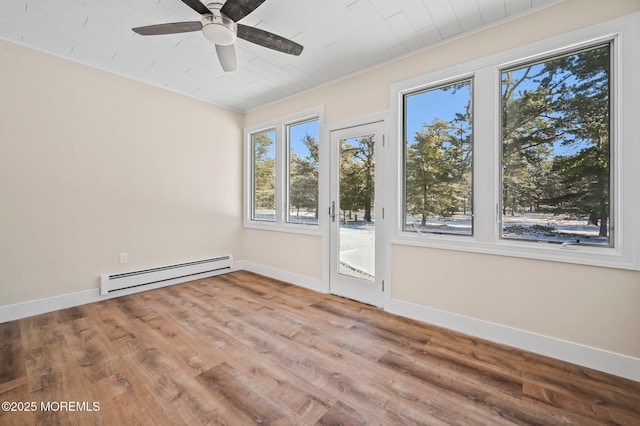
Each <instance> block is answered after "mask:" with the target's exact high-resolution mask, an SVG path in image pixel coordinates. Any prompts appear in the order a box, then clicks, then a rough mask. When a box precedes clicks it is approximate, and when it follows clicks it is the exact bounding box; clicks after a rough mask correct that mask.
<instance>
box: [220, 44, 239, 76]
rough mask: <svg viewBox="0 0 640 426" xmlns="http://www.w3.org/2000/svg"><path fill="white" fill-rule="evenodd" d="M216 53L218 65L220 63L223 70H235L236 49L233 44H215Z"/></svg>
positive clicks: (236, 65) (236, 66)
mask: <svg viewBox="0 0 640 426" xmlns="http://www.w3.org/2000/svg"><path fill="white" fill-rule="evenodd" d="M216 53H217V54H218V60H219V61H220V65H222V69H223V70H224V71H225V72H229V71H235V70H236V69H237V68H238V63H237V62H236V49H235V47H233V44H228V45H226V46H223V45H221V44H216Z"/></svg>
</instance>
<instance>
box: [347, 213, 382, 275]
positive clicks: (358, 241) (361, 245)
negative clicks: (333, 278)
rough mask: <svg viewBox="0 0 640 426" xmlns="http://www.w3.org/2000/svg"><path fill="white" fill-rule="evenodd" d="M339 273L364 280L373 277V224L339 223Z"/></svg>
mask: <svg viewBox="0 0 640 426" xmlns="http://www.w3.org/2000/svg"><path fill="white" fill-rule="evenodd" d="M340 273H341V274H343V275H349V276H352V277H356V278H365V279H372V278H373V277H374V276H375V233H374V224H373V223H367V222H346V223H345V222H340Z"/></svg>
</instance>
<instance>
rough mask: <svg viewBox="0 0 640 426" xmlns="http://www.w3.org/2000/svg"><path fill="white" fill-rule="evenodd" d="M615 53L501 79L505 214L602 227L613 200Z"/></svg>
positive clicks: (577, 57)
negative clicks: (545, 215)
mask: <svg viewBox="0 0 640 426" xmlns="http://www.w3.org/2000/svg"><path fill="white" fill-rule="evenodd" d="M609 50H610V49H609V45H604V46H598V47H595V48H592V49H588V50H584V51H581V52H577V53H574V54H570V55H566V56H562V57H559V58H554V59H552V60H549V61H546V62H542V63H536V64H531V65H527V66H525V67H520V68H517V69H512V70H507V71H504V72H503V73H502V86H503V98H502V106H503V108H502V111H503V117H502V127H503V128H502V136H503V142H502V167H503V171H502V183H503V188H502V189H503V214H507V212H508V211H510V212H511V213H512V214H513V213H515V212H519V211H536V212H552V213H556V214H569V215H572V216H575V217H581V216H587V215H589V216H590V217H592V218H593V217H595V218H596V219H595V220H594V221H595V222H596V223H597V222H598V220H599V225H600V236H604V237H606V236H607V233H608V225H607V224H608V218H609V215H610V212H609V194H610V177H609V176H610V147H609V136H610V132H609V121H610V116H609V110H610V108H609V102H610V96H609V85H610V54H609Z"/></svg>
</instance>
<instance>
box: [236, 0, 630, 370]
mask: <svg viewBox="0 0 640 426" xmlns="http://www.w3.org/2000/svg"><path fill="white" fill-rule="evenodd" d="M637 11H640V2H638V1H635V0H615V1H607V2H603V1H598V0H568V1H566V2H564V3H560V4H559V5H557V6H555V7H552V8H549V9H546V10H543V11H541V12H538V13H535V14H531V15H528V16H525V17H522V18H520V19H517V20H514V21H510V22H508V23H505V24H503V25H500V26H496V27H493V28H490V29H488V30H485V31H482V32H479V33H476V34H474V35H472V36H470V37H465V38H461V39H458V40H456V41H453V42H450V43H447V44H444V45H442V46H440V47H437V48H434V49H431V50H427V51H424V52H422V53H420V54H417V55H413V56H410V57H407V58H405V59H403V60H400V61H397V62H394V63H390V64H386V65H384V66H381V67H378V68H375V69H372V70H369V71H367V72H364V73H361V74H358V75H355V76H352V77H350V78H346V79H344V80H341V81H339V82H335V83H333V84H330V85H326V86H324V87H321V88H318V89H316V90H312V91H309V92H306V93H303V94H301V95H300V96H297V97H292V98H289V99H285V100H283V101H282V102H278V103H275V104H273V105H269V106H268V107H265V108H261V109H257V110H255V111H251V112H249V113H247V114H245V125H246V126H249V125H255V124H258V123H260V122H263V121H267V120H270V119H273V118H276V117H279V116H287V115H290V114H292V113H294V112H296V111H300V110H305V109H309V108H312V107H316V106H318V105H324V115H325V122H326V123H334V122H339V121H343V120H348V119H353V118H356V117H358V116H364V115H368V114H373V113H377V112H381V111H387V110H389V108H390V106H389V86H390V85H391V84H392V83H394V82H396V81H401V80H404V79H407V78H411V77H415V76H417V75H420V74H424V73H427V72H429V71H433V70H436V69H439V68H444V67H447V66H450V65H454V64H457V63H461V62H465V61H468V60H472V59H475V58H478V57H481V56H483V55H487V54H490V53H495V52H498V51H501V50H506V49H509V48H513V47H517V46H518V45H522V44H526V43H530V42H533V41H537V40H540V39H543V38H547V37H550V36H553V35H557V34H561V33H564V32H568V31H571V30H574V29H578V28H582V27H585V26H588V25H591V24H594V23H597V22H601V21H605V20H608V19H612V18H615V17H618V16H623V15H626V14H629V13H633V12H637ZM244 238H245V244H248V245H252V246H253V247H254V250H253V252H252V253H247V255H248V257H247V260H252V258H255V259H256V260H258V255H257V253H260V256H259V261H260V263H263V264H281V263H282V257H281V254H282V252H281V251H280V250H277V251H274V250H270V251H269V247H284V245H285V244H286V243H287V241H288V240H289V239H290V238H291V237H290V236H289V235H286V234H274V235H270V236H269V238H268V239H266V238H264V236H263V235H261V234H259V233H258V232H255V231H247V232H246V233H245V236H244ZM309 238H310V237H309ZM307 245H309V244H307ZM286 250H289V251H292V250H295V248H290V249H286ZM316 250H317V251H316V252H311V253H310V255H312V256H313V257H314V258H316V259H317V262H318V264H320V263H321V262H322V256H323V253H322V247H320V246H318V247H316ZM391 251H392V259H391V281H392V292H393V293H392V296H393V297H394V298H398V299H401V300H404V301H409V302H413V303H417V304H420V305H423V306H427V307H431V308H437V309H441V310H445V311H447V312H452V313H456V314H460V315H465V316H469V317H473V318H478V319H482V320H486V321H491V322H494V323H498V324H502V325H505V326H509V327H514V328H518V329H521V330H526V331H530V332H533V333H539V334H542V335H546V336H551V337H555V338H558V339H562V340H567V341H571V342H576V343H580V344H584V345H587V346H592V347H596V348H600V349H604V350H608V351H612V352H616V353H620V354H624V355H629V356H633V357H640V309H638V301H640V272H632V271H622V270H613V269H606V268H594V267H588V266H578V265H569V264H562V263H554V262H544V261H534V260H525V259H517V258H511V257H502V256H489V255H481V254H473V253H461V252H455V251H444V250H434V249H425V248H417V247H406V246H399V245H393V246H392V250H391ZM253 256H255V257H253ZM461 265H464V267H460V266H461ZM297 272H298V273H302V274H306V275H309V276H314V277H315V276H317V275H316V274H318V266H317V264H316V265H308V266H306V269H304V268H300V267H298V271H297Z"/></svg>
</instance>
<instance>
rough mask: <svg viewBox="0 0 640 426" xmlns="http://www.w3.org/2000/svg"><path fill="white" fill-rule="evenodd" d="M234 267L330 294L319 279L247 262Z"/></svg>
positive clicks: (243, 261)
mask: <svg viewBox="0 0 640 426" xmlns="http://www.w3.org/2000/svg"><path fill="white" fill-rule="evenodd" d="M233 266H234V269H235V270H243V271H249V272H253V273H256V274H260V275H264V276H265V277H269V278H273V279H276V280H280V281H285V282H288V283H291V284H295V285H297V286H299V287H304V288H307V289H309V290H313V291H317V292H319V293H328V292H329V286H328V285H327V284H325V283H324V282H323V281H322V280H320V279H317V278H310V277H308V276H306V275H300V274H296V273H293V272H288V271H284V270H282V269H277V268H272V267H270V266H265V265H261V264H259V263H254V262H249V261H246V260H240V261H236V262H234V265H233Z"/></svg>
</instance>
